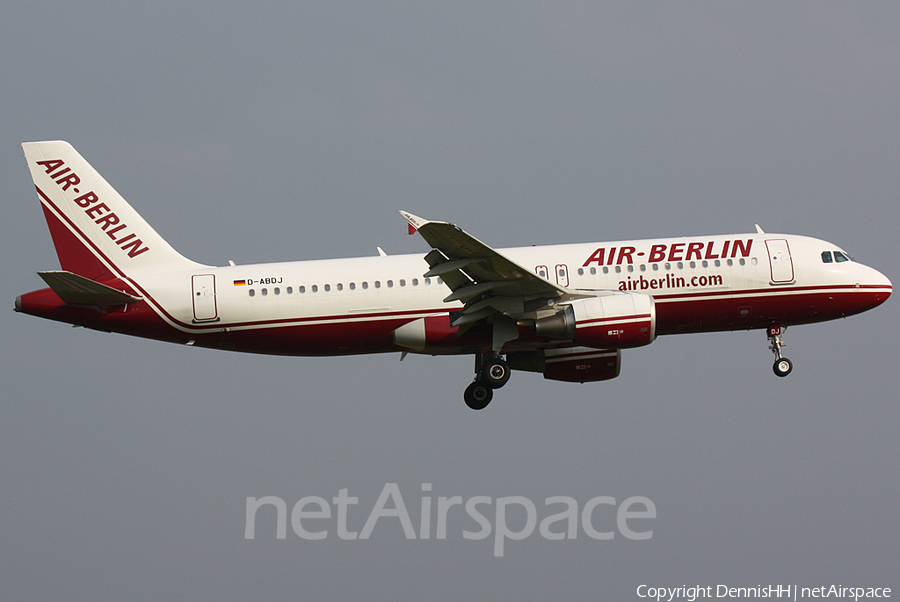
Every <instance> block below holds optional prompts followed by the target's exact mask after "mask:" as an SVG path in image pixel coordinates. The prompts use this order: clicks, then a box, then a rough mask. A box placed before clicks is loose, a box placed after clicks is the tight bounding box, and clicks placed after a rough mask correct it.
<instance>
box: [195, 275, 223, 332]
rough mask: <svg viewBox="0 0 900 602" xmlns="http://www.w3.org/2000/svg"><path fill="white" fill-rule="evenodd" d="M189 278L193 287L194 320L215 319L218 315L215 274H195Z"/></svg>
mask: <svg viewBox="0 0 900 602" xmlns="http://www.w3.org/2000/svg"><path fill="white" fill-rule="evenodd" d="M191 280H192V282H193V289H194V321H196V322H206V321H209V320H215V319H216V318H217V317H218V312H217V310H216V276H215V275H214V274H197V275H195V276H193V277H192V279H191Z"/></svg>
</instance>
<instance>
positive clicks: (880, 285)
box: [869, 268, 894, 307]
mask: <svg viewBox="0 0 900 602" xmlns="http://www.w3.org/2000/svg"><path fill="white" fill-rule="evenodd" d="M869 269H870V270H871V271H872V277H871V279H870V281H871V284H870V285H869V288H871V289H872V291H873V292H874V293H875V297H874V301H875V303H874V304H873V305H872V307H875V306H877V305H881V304H882V303H884V302H885V301H887V298H888V297H890V296H891V293H892V292H893V290H894V286H893V285H892V284H891V281H890V279H889V278H888V277H887V276H885V275H884V274H882V273H881V272H879V271H878V270H876V269H875V268H869Z"/></svg>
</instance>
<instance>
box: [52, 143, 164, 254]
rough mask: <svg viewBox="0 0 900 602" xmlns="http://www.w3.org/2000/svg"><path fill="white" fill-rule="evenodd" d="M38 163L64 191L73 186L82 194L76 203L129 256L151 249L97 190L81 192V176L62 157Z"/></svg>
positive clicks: (76, 191) (76, 192) (75, 191)
mask: <svg viewBox="0 0 900 602" xmlns="http://www.w3.org/2000/svg"><path fill="white" fill-rule="evenodd" d="M37 164H38V165H40V166H42V167H43V168H44V171H45V172H46V173H47V175H48V176H50V178H52V179H53V181H54V182H56V184H57V185H58V186H60V187H61V188H62V189H63V191H64V192H65V191H67V190H69V188H71V189H72V192H74V193H75V194H78V195H80V196H77V197H75V199H74V200H75V203H76V204H77V205H78V206H79V207H81V208H82V209H84V213H85V215H87V216H88V217H89V218H90V219H92V220H93V221H94V223H95V224H97V225H98V226H100V227H101V228H102V229H103V231H104V232H106V235H107V236H109V237H110V238H111V239H112V240H113V242H115V243H116V244H117V245H118V246H119V248H120V249H122V250H123V251H125V252H127V253H128V256H129V257H137V256H138V255H140V254H141V253H143V252H144V251H149V250H150V249H149V248H148V247H146V246H142V245H143V244H144V241H142V240H141V239H140V238H138V237H137V234H135V233H134V232H128V225H127V224H126V223H124V222H122V221H120V220H119V216H117V215H116V214H115V213H113V211H112V210H111V209H110V208H109V207H108V206H107V205H106V203H101V202H99V201H100V198H99V197H98V196H97V194H96V193H95V192H93V191H89V192H86V193H84V194H81V191H80V190H78V188H77V186H78V184H80V183H81V178H79V177H78V174H76V173H75V172H74V171H72V170H71V169H70V168H68V167H66V164H65V162H63V160H62V159H50V160H47V161H38V162H37ZM51 172H53V173H51ZM123 230H124V232H123ZM117 235H118V236H117Z"/></svg>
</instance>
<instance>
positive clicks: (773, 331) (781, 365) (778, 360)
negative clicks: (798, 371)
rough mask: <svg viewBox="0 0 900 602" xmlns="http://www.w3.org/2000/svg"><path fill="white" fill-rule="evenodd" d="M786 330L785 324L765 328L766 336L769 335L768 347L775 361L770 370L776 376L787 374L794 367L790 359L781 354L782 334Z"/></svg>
mask: <svg viewBox="0 0 900 602" xmlns="http://www.w3.org/2000/svg"><path fill="white" fill-rule="evenodd" d="M786 330H787V326H783V327H782V326H769V328H768V329H767V330H766V336H767V337H769V349H771V350H772V353H774V354H775V363H774V364H773V365H772V371H773V372H774V373H775V375H776V376H781V377H784V376H787V375H788V374H790V373H791V370H793V369H794V364H792V363H791V360H789V359H788V358H786V357H784V356H783V355H781V348H782V347H784V346H785V343H784V340H783V339H782V336H783V335H784V332H785V331H786Z"/></svg>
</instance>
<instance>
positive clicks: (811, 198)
mask: <svg viewBox="0 0 900 602" xmlns="http://www.w3.org/2000/svg"><path fill="white" fill-rule="evenodd" d="M79 4H82V5H81V6H78V5H75V4H69V3H54V2H50V3H47V2H42V3H27V4H26V3H15V4H13V5H9V6H7V5H4V7H3V8H0V17H2V18H0V51H2V54H3V56H4V57H5V59H4V61H3V63H2V66H0V76H2V81H3V110H2V112H0V124H2V127H0V132H2V142H3V143H2V144H0V176H2V181H3V182H4V184H5V188H6V195H5V196H6V199H5V205H4V206H5V210H6V213H5V214H4V219H3V220H2V221H0V232H2V234H0V245H2V247H0V249H2V253H0V262H2V264H3V268H4V273H5V274H6V277H5V278H4V281H5V283H6V286H5V288H4V291H5V294H6V300H7V303H8V311H7V312H4V313H0V320H2V329H3V330H2V331H3V333H4V334H3V338H4V341H5V342H6V344H5V345H4V347H3V352H2V353H3V361H2V363H0V371H2V372H0V382H2V383H3V393H2V401H3V403H2V406H0V407H2V414H0V459H2V460H0V483H2V484H3V493H2V497H0V591H2V592H3V594H2V597H3V598H4V599H8V600H48V599H67V600H96V599H130V600H141V599H144V600H160V599H191V600H222V599H252V598H256V599H272V600H282V599H284V600H287V599H301V598H308V597H314V598H319V599H323V598H340V599H394V598H397V597H399V598H407V599H408V598H425V597H428V598H436V599H463V598H473V597H475V596H481V597H484V598H487V599H523V598H530V599H547V598H551V597H555V598H573V599H605V600H630V599H637V597H636V595H635V588H636V587H637V586H638V585H640V584H642V583H648V584H651V585H655V586H669V587H676V586H680V585H683V584H688V585H692V584H700V585H713V586H715V585H716V584H720V583H721V584H728V585H731V586H742V587H747V586H755V585H758V584H769V583H773V584H774V583H781V584H784V583H791V584H797V585H800V586H808V587H815V586H820V585H829V584H831V583H835V584H843V585H855V586H865V587H876V586H877V587H885V586H887V587H893V588H895V592H896V591H897V588H900V583H898V579H897V571H896V565H897V559H898V557H900V554H898V552H900V543H898V542H900V522H898V521H897V513H898V501H897V500H898V486H897V483H898V482H900V468H898V466H900V463H898V461H897V460H898V458H900V443H898V441H900V439H898V437H897V427H898V421H900V410H898V405H897V391H898V390H900V376H898V374H900V372H898V371H897V369H896V366H895V362H894V361H893V360H894V359H895V358H896V352H895V348H896V338H897V334H898V333H897V325H898V323H900V321H898V310H897V303H896V300H895V299H891V300H890V301H889V302H888V303H887V304H886V305H885V306H882V307H880V308H878V309H876V310H875V311H872V312H869V313H868V314H863V315H861V316H856V317H853V318H850V319H849V320H846V321H839V322H832V323H826V324H822V325H816V326H804V327H797V328H793V329H791V330H790V332H788V334H787V337H786V341H787V343H788V348H787V349H786V354H787V355H788V356H789V357H790V358H791V359H792V360H793V361H794V365H795V369H794V372H793V374H791V376H790V377H789V378H786V379H778V378H776V377H775V376H774V375H773V374H772V371H771V362H772V356H771V353H770V352H769V351H768V350H767V345H766V339H765V335H764V333H762V332H758V331H756V332H749V333H748V332H742V333H719V334H710V335H693V336H691V335H685V336H678V337H669V338H663V339H660V340H658V341H656V342H655V343H654V344H653V345H651V346H649V347H647V348H643V349H635V350H630V351H626V352H625V353H624V363H623V368H622V373H621V376H620V377H619V378H618V379H616V380H613V381H610V382H606V383H594V384H585V385H573V384H567V383H555V382H552V381H545V380H543V379H542V378H541V377H540V376H539V375H534V374H527V373H516V374H514V375H513V378H512V380H511V381H510V383H509V384H508V385H507V386H506V387H505V388H504V389H503V390H502V391H499V392H498V394H497V395H496V396H495V400H494V402H493V404H492V405H491V406H490V407H489V408H488V409H487V410H485V411H483V412H472V411H470V410H468V409H467V408H466V407H465V406H464V404H463V402H462V390H463V388H464V387H465V385H466V384H467V383H468V382H469V381H470V380H471V372H472V360H471V359H470V358H469V357H463V358H428V357H414V356H410V357H408V358H407V359H406V360H405V361H404V362H403V363H400V362H398V356H397V355H390V356H388V355H378V356H367V357H351V358H344V359H337V358H322V359H305V358H272V357H255V356H241V355H236V354H227V353H219V352H214V351H209V350H202V349H189V348H181V347H177V346H173V345H166V344H162V343H157V342H152V341H143V340H138V339H129V338H126V337H122V336H118V335H106V334H100V333H95V332H89V331H85V330H82V329H72V328H69V327H67V326H65V325H62V324H56V323H51V322H47V321H42V320H38V319H35V318H32V317H29V316H24V315H19V314H15V313H13V311H12V305H13V299H14V297H15V296H16V295H17V294H21V293H24V292H27V291H29V290H34V289H38V288H42V287H43V283H42V282H41V281H40V279H39V278H38V277H37V276H36V275H35V272H36V271H38V270H44V269H55V268H57V267H58V262H57V259H56V256H55V253H54V250H53V246H52V244H51V241H50V237H49V235H48V232H47V229H46V225H45V223H44V220H43V217H42V215H41V211H40V208H39V204H38V202H37V199H36V195H35V193H34V188H33V186H32V183H31V180H30V177H29V175H28V172H27V170H26V168H25V163H24V159H23V157H22V153H21V149H20V148H19V146H18V144H19V143H20V142H22V141H26V140H40V139H57V138H60V139H65V140H68V141H70V142H71V143H72V144H74V145H75V147H76V148H77V149H78V150H79V151H80V152H81V153H82V154H83V155H84V156H85V157H86V158H87V159H88V161H90V162H91V163H92V164H93V165H94V166H95V167H97V168H98V169H99V170H100V172H101V173H102V174H103V175H104V176H105V177H106V178H107V179H108V180H109V181H110V182H111V183H112V184H113V186H115V187H116V188H117V189H118V190H119V192H121V193H122V194H123V196H125V197H126V198H127V199H128V200H129V201H130V202H131V203H132V204H133V205H134V206H135V208H136V209H137V210H138V211H140V212H141V214H142V215H143V216H144V217H145V218H146V219H147V220H148V221H149V222H150V223H151V224H153V225H154V227H155V228H156V229H157V230H158V231H159V233H160V234H162V235H163V236H164V237H165V238H166V239H167V240H168V241H169V242H170V243H171V244H172V245H173V246H175V247H176V248H177V249H179V250H180V251H181V252H182V253H184V254H185V255H187V256H188V257H191V258H192V259H195V260H197V261H201V262H204V263H213V264H219V265H221V264H225V263H226V262H227V261H228V260H229V259H233V260H235V261H237V262H238V263H252V262H257V261H273V260H295V259H309V258H322V257H343V256H354V255H373V254H375V253H376V251H375V247H376V245H380V246H382V247H383V248H384V249H385V250H386V251H387V252H388V253H392V254H393V253H420V252H421V253H424V252H425V251H427V250H428V248H427V245H425V243H424V242H423V241H422V240H421V239H420V238H419V237H408V236H406V234H405V233H406V224H405V223H404V221H403V219H402V218H401V217H400V216H399V215H398V214H397V213H396V210H397V209H401V208H402V209H408V210H410V211H412V212H414V213H416V214H418V215H422V216H423V217H426V218H430V219H440V220H449V221H453V222H455V223H458V224H460V225H461V226H463V227H464V228H465V229H466V230H467V231H469V232H470V233H472V234H473V235H475V236H477V237H479V238H481V239H482V240H484V241H485V242H487V243H488V244H491V245H493V246H497V247H502V246H514V245H528V244H542V243H557V242H575V241H595V240H610V239H619V238H645V237H654V236H680V235H691V234H712V233H727V232H746V231H752V230H753V224H754V223H759V224H760V225H762V226H763V228H765V229H766V230H767V231H771V232H790V233H798V234H807V235H810V236H815V237H818V238H824V239H827V240H830V241H832V242H834V243H836V244H838V245H840V246H841V247H843V248H845V249H846V250H848V251H849V252H850V253H851V254H853V255H854V256H856V258H857V259H859V260H861V261H863V262H864V263H867V264H869V265H872V266H873V267H875V268H876V269H878V270H880V271H882V272H883V273H885V274H886V275H887V276H888V277H889V278H891V280H892V281H894V282H895V283H896V282H897V281H898V280H900V278H898V273H897V270H896V264H895V263H894V261H893V257H894V255H895V252H894V247H895V244H894V242H895V240H896V236H897V228H898V209H897V202H896V199H897V197H898V193H900V179H898V178H900V169H898V167H900V165H898V161H900V148H898V145H900V143H898V140H900V114H898V111H897V107H898V102H900V6H898V5H897V4H896V3H887V2H885V3H879V2H871V3H864V4H862V3H861V4H856V3H847V2H843V3H790V4H783V3H743V4H735V3H719V2H716V3H690V4H683V3H678V4H674V3H673V4H659V3H636V2H628V3H619V4H610V3H604V4H603V5H602V6H599V7H598V6H596V5H594V4H593V3H572V4H570V5H560V4H559V3H493V2H484V1H482V2H473V3H468V2H454V3H442V4H440V5H434V4H432V3H418V2H413V3H402V2H397V3H366V4H364V5H362V6H357V5H355V4H353V3H343V2H329V3H324V4H321V5H316V6H310V5H307V4H305V3H304V4H302V5H300V4H299V3H293V2H292V3H283V4H281V3H262V4H260V3H252V5H251V4H250V3H248V4H247V5H246V6H245V5H240V4H235V3H232V4H224V5H223V4H222V3H219V2H195V3H189V4H187V5H186V4H185V3H181V2H154V3H140V4H134V5H132V4H131V3H121V2H89V3H79ZM386 483H397V484H398V486H399V488H400V490H401V492H402V494H403V496H404V501H405V503H406V505H407V508H408V510H409V512H410V515H411V518H412V521H413V523H414V524H415V525H417V526H418V524H419V523H418V521H419V500H420V497H421V496H422V495H425V494H423V493H422V492H421V484H422V483H431V484H432V487H433V489H432V492H431V494H430V495H431V496H433V497H434V498H435V499H436V498H437V497H438V496H453V495H459V496H462V497H463V498H464V499H468V498H472V497H475V496H490V497H491V498H499V497H505V496H524V497H527V498H528V499H530V500H532V501H534V502H535V503H536V504H537V507H538V515H539V519H540V518H543V517H544V516H547V515H548V514H551V513H553V512H556V511H558V510H559V507H554V508H553V509H552V510H548V509H546V508H545V506H544V503H543V501H544V499H545V498H547V497H551V496H571V497H573V498H575V499H576V500H577V501H578V503H579V504H584V503H585V502H587V501H588V500H589V499H591V498H593V497H596V496H600V495H606V496H612V497H615V498H616V500H617V501H619V502H621V501H622V500H624V499H625V498H627V497H630V496H646V497H648V498H650V499H651V500H652V501H653V502H654V504H655V506H656V509H657V518H656V519H653V520H652V521H648V522H647V523H646V524H647V525H649V526H650V527H651V528H652V529H653V537H652V538H651V539H650V540H647V541H630V540H627V539H625V538H624V537H622V536H621V535H617V536H616V537H615V538H614V539H613V540H611V541H596V540H593V539H590V538H588V537H586V535H585V534H584V531H582V530H580V528H579V531H578V537H577V539H575V540H564V541H547V540H545V539H544V538H542V537H541V536H540V535H539V534H538V532H537V530H535V533H534V534H532V535H531V537H529V538H527V539H525V540H523V541H508V542H507V543H506V547H505V554H504V556H503V557H500V558H495V557H494V556H493V554H492V549H493V539H492V538H489V539H486V540H481V541H473V540H467V539H464V538H463V536H462V531H463V530H464V529H466V530H472V531H474V530H477V525H476V524H475V523H474V521H471V520H470V519H466V517H465V515H451V523H450V525H449V528H448V537H447V539H446V540H444V541H440V540H435V539H431V540H427V541H426V540H413V541H408V540H406V539H405V538H404V536H403V531H402V529H401V528H400V526H399V521H398V520H396V519H382V520H383V521H384V522H383V523H381V522H379V524H378V526H377V527H376V528H375V530H374V532H373V534H372V536H371V538H370V539H368V540H365V541H359V540H357V541H343V540H341V539H339V538H338V537H337V536H336V533H335V530H334V525H333V521H332V522H331V523H329V524H328V528H329V529H330V534H329V537H328V538H327V539H325V540H322V541H305V540H302V539H300V538H299V537H297V536H296V535H294V534H293V533H292V532H291V530H290V525H289V526H288V537H287V539H285V540H276V539H275V536H274V529H275V526H274V518H273V515H272V514H268V515H267V514H264V513H261V514H260V516H259V519H258V522H257V536H256V538H255V539H254V540H249V541H248V540H245V539H244V507H245V500H246V498H247V497H249V496H253V497H261V496H267V495H271V496H279V497H281V498H283V499H284V500H285V501H286V502H287V504H288V506H289V507H290V506H291V505H293V504H294V503H295V502H296V501H297V500H299V499H300V498H302V497H304V496H320V497H323V498H326V499H329V500H330V499H331V498H333V497H335V496H337V495H338V491H339V490H340V489H344V488H346V489H348V490H349V495H351V496H357V497H359V498H360V503H359V506H357V507H351V514H350V518H349V523H350V525H349V526H350V527H351V528H353V529H354V530H360V529H362V527H363V524H364V522H365V520H366V517H367V515H368V513H369V511H370V509H371V508H372V507H373V506H374V504H375V501H376V499H377V498H378V496H379V494H380V492H381V491H382V488H383V487H384V485H385V484H386ZM434 503H435V504H436V502H434ZM491 508H492V507H491ZM609 512H611V511H609V510H598V511H597V514H596V518H597V521H598V524H599V523H603V521H613V522H614V519H613V518H612V516H613V515H612V514H611V513H609ZM605 513H608V514H605ZM454 516H455V518H453V517H454ZM516 521H518V522H516ZM313 524H324V521H323V522H321V523H313ZM510 524H511V525H512V526H518V525H522V524H524V512H523V513H521V514H518V515H516V514H513V513H511V514H510ZM603 524H611V523H608V522H607V523H603ZM635 524H638V523H635ZM417 528H418V527H417ZM432 529H434V527H432Z"/></svg>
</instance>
